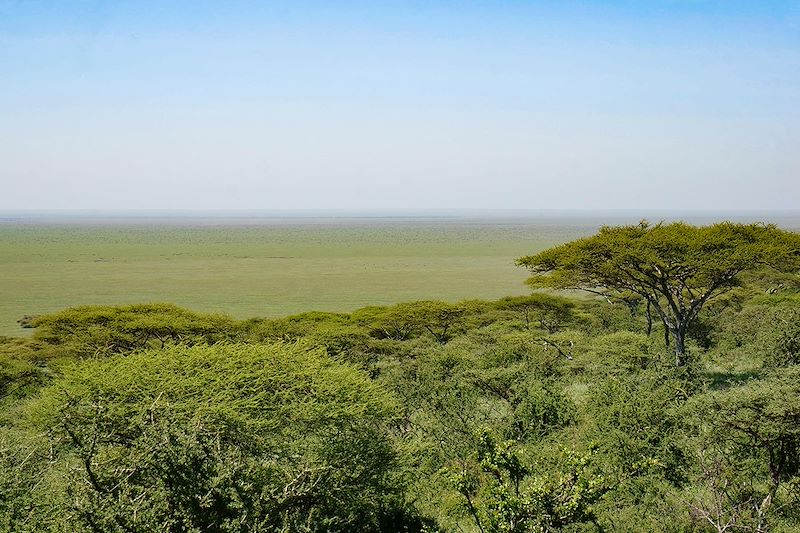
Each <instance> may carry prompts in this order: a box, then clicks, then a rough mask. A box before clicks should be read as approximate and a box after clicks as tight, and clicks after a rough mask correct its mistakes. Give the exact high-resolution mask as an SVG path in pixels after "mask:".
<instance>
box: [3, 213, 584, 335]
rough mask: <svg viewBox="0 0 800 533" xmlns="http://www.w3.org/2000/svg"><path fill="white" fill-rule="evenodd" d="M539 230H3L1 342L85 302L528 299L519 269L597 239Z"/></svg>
mask: <svg viewBox="0 0 800 533" xmlns="http://www.w3.org/2000/svg"><path fill="white" fill-rule="evenodd" d="M592 229H593V228H589V227H587V226H586V225H584V224H573V225H571V226H563V225H552V224H547V223H542V222H541V221H540V222H539V223H538V224H536V223H534V222H532V221H508V220H506V221H502V220H493V221H487V220H483V221H479V220H419V219H414V220H353V219H348V220H340V219H336V220H334V219H327V220H321V219H303V220H283V221H268V222H265V221H258V222H253V223H242V222H241V221H239V222H234V223H219V224H212V225H204V224H202V223H201V222H198V221H189V220H180V221H156V222H152V221H151V222H147V223H145V222H141V221H140V222H138V223H131V222H125V223H97V222H96V221H94V222H87V221H79V222H65V223H59V224H52V223H21V222H13V223H12V222H6V223H4V224H2V225H0V242H2V247H1V248H0V294H2V298H1V299H0V335H22V334H24V332H25V330H22V329H21V328H19V327H18V326H17V324H16V321H17V320H18V319H19V318H20V317H22V316H23V315H26V314H40V313H47V312H50V311H55V310H58V309H61V308H64V307H69V306H75V305H82V304H112V303H133V302H154V301H165V302H171V303H175V304H177V305H181V306H184V307H188V308H190V309H193V310H197V311H209V312H217V311H218V312H225V313H229V314H232V315H233V316H236V317H240V318H246V317H252V316H279V315H285V314H289V313H296V312H302V311H308V310H312V309H314V310H331V311H347V310H352V309H355V308H358V307H362V306H365V305H375V304H389V303H394V302H399V301H405V300H414V299H444V300H452V301H455V300H460V299H465V298H497V297H501V296H505V295H508V294H519V293H524V292H525V286H524V284H523V281H524V279H525V277H526V273H525V271H524V270H523V269H521V268H519V267H516V266H515V265H514V259H515V258H516V257H519V256H521V255H523V254H526V253H530V252H532V251H535V250H539V249H542V248H545V247H547V246H550V245H552V244H554V243H557V242H563V241H566V240H568V239H570V238H573V237H575V236H577V235H580V234H585V233H589V232H591V230H592Z"/></svg>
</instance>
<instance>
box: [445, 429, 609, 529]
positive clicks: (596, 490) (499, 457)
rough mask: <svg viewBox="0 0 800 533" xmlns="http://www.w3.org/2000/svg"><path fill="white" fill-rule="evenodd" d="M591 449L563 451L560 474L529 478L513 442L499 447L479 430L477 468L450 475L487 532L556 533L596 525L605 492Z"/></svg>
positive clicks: (529, 469) (529, 473) (529, 472)
mask: <svg viewBox="0 0 800 533" xmlns="http://www.w3.org/2000/svg"><path fill="white" fill-rule="evenodd" d="M594 452H595V449H594V448H593V447H590V449H589V451H588V452H586V453H578V452H574V451H565V452H564V460H563V464H562V465H561V468H562V469H563V470H562V471H561V472H560V474H559V475H551V476H548V477H546V478H537V477H534V476H532V469H531V468H530V467H529V466H527V465H525V463H524V460H523V459H522V457H521V456H520V454H519V452H518V451H517V450H516V449H515V443H514V442H513V441H505V442H498V441H497V440H496V439H495V438H494V437H493V436H492V434H491V433H490V432H489V431H486V430H484V431H481V432H480V433H479V436H478V447H477V450H476V453H475V458H476V460H477V463H478V469H477V471H476V470H470V469H468V468H464V469H462V470H461V471H458V472H456V473H455V475H454V476H453V482H454V484H455V486H456V489H457V490H458V492H459V493H460V494H461V495H462V496H463V498H464V507H465V508H466V510H467V512H468V513H469V515H470V516H471V517H472V518H473V520H474V521H475V524H476V525H477V527H478V529H479V530H480V531H482V532H485V533H525V532H549V531H560V530H562V529H564V528H565V527H566V526H569V525H572V524H580V523H591V522H594V521H595V515H594V511H593V509H592V507H593V504H595V503H596V502H597V501H598V500H599V499H600V498H601V497H602V496H603V495H604V494H605V493H606V492H607V491H608V490H609V485H608V482H607V481H606V479H605V477H604V476H603V475H602V474H601V473H599V472H597V471H596V469H595V468H594V464H593V455H594Z"/></svg>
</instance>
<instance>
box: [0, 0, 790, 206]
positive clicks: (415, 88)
mask: <svg viewBox="0 0 800 533" xmlns="http://www.w3.org/2000/svg"><path fill="white" fill-rule="evenodd" d="M798 200H800V2H797V1H786V2H783V1H769V0H754V1H744V0H719V1H704V0H673V1H667V0H665V1H658V0H651V1H645V2H641V1H618V2H600V1H595V2H590V1H585V2H576V1H569V0H566V1H558V2H555V1H554V2H537V1H532V0H531V1H511V0H507V1H503V0H495V1H488V0H487V1H467V0H464V1H430V0H429V1H414V0H409V1H404V2H392V1H380V2H374V1H373V2H355V1H325V2H304V1H302V0H295V1H287V2H283V1H267V2H255V1H253V2H244V1H238V0H230V1H226V2H205V1H202V0H194V1H191V2H181V1H173V2H148V1H145V0H140V1H134V2H128V1H125V0H117V1H113V2H112V1H108V2H106V1H78V2H69V1H63V2H61V1H52V2H46V1H35V0H24V1H5V0H0V210H6V211H9V210H27V209H32V210H49V209H103V210H130V209H166V210H173V209H176V210H177V209H194V210H198V209H199V210H203V209H224V210H236V209H248V210H253V209H264V210H270V209H289V210H291V209H312V210H313V209H373V210H375V209H377V210H380V209H404V208H415V209H438V208H469V209H531V210H536V209H587V210H597V209H639V210H641V209H659V210H728V209H730V210H742V209H756V210H786V209H798V208H800V205H799V204H798Z"/></svg>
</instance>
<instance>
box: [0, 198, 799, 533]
mask: <svg viewBox="0 0 800 533" xmlns="http://www.w3.org/2000/svg"><path fill="white" fill-rule="evenodd" d="M641 218H649V219H650V221H649V222H648V221H646V220H640V219H641ZM798 230H800V215H798V214H797V213H783V214H779V213H761V214H756V213H744V214H731V213H727V214H698V213H692V214H687V213H684V214H661V215H660V214H650V216H647V214H632V213H622V214H620V213H600V214H597V213H595V214H574V213H573V214H569V215H563V214H559V215H556V214H550V215H546V216H545V215H536V216H534V215H526V216H519V215H514V216H510V215H507V214H506V215H503V214H500V215H497V214H494V215H492V216H473V215H469V216H467V215H454V214H452V213H451V214H448V215H442V216H418V215H414V216H392V217H374V216H353V215H347V216H335V217H334V216H324V217H323V216H287V217H272V218H270V217H266V216H194V215H192V216H185V215H184V216H175V215H170V216H166V215H163V216H162V215H160V216H148V217H143V216H127V217H125V216H116V217H105V216H97V215H77V214H68V215H65V214H55V215H54V214H50V215H35V216H34V215H19V214H16V215H4V216H3V217H0V531H3V532H6V531H7V532H30V533H33V532H63V531H76V532H92V533H96V532H142V533H145V532H153V531H162V532H168V533H189V532H191V533H200V532H226V533H233V532H273V531H274V532H309V533H310V532H328V531H330V532H351V531H364V532H398V533H399V532H420V533H422V532H429V533H431V532H438V531H441V532H449V531H454V532H477V533H534V532H537V533H539V532H561V531H564V532H574V533H579V532H581V533H589V532H592V533H600V532H612V531H613V532H639V531H642V532H654V533H655V532H674V533H684V532H685V533H705V532H712V533H713V532H716V533H722V532H733V531H746V532H752V533H766V532H779V533H791V532H797V531H800V233H798Z"/></svg>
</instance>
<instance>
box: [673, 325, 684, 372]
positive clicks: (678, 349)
mask: <svg viewBox="0 0 800 533" xmlns="http://www.w3.org/2000/svg"><path fill="white" fill-rule="evenodd" d="M672 337H673V338H674V339H675V366H679V367H680V366H684V365H685V364H686V325H685V324H680V325H678V327H677V328H674V329H673V330H672Z"/></svg>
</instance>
